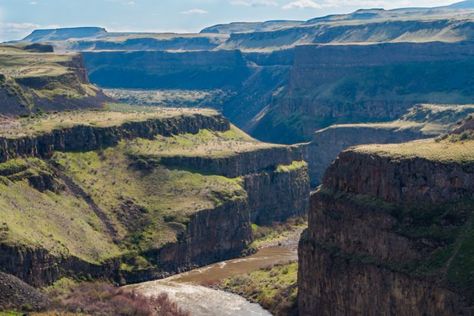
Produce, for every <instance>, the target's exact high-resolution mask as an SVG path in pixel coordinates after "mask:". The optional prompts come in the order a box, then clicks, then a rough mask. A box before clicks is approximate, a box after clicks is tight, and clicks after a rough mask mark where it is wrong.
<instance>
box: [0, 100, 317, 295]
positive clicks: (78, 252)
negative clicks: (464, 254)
mask: <svg viewBox="0 0 474 316" xmlns="http://www.w3.org/2000/svg"><path fill="white" fill-rule="evenodd" d="M133 110H134V111H138V112H136V113H135V112H131V113H130V112H129V111H131V109H129V108H127V109H126V111H125V112H123V113H122V112H118V111H119V110H115V111H116V112H114V111H112V110H109V111H101V112H95V111H93V112H90V113H89V112H84V111H82V112H77V113H75V112H68V113H58V114H50V115H45V116H44V117H42V118H39V119H38V120H37V121H34V120H32V119H31V118H29V119H27V121H28V124H30V125H29V126H26V128H25V125H22V124H23V123H24V124H27V123H26V121H25V122H23V121H22V120H23V119H21V118H18V119H17V121H18V122H17V121H13V120H8V121H6V123H5V122H4V123H5V124H9V125H8V126H10V129H9V130H8V131H5V130H3V132H2V133H3V138H2V146H3V147H2V150H1V151H0V152H1V153H2V155H1V157H2V163H0V187H1V189H0V191H1V193H0V213H1V214H2V219H1V220H0V270H1V271H3V272H5V273H8V274H11V275H14V276H16V277H18V278H20V279H21V280H23V281H24V282H27V283H28V284H30V285H34V286H45V285H49V284H52V283H54V282H55V281H56V280H58V279H60V278H62V277H70V278H81V279H95V278H107V279H110V280H114V281H116V282H118V283H122V284H125V283H133V282H141V281H146V280H150V279H155V278H161V277H164V276H167V275H170V274H173V273H176V272H180V271H185V270H188V269H191V268H194V267H197V266H202V265H206V264H209V263H212V262H216V261H222V260H225V259H229V258H232V257H236V256H239V255H241V254H242V253H243V252H245V251H246V250H247V247H248V246H249V244H250V243H251V242H252V239H253V237H252V230H251V223H252V221H254V222H258V223H268V224H270V223H272V222H274V221H281V220H285V219H287V218H288V217H291V216H295V215H303V214H304V213H305V212H306V209H307V204H308V199H307V198H308V193H309V180H308V175H307V168H306V164H305V163H303V162H301V161H300V160H301V157H302V155H301V153H300V152H299V151H297V150H296V148H292V147H286V146H277V145H271V144H263V143H260V142H258V141H256V140H254V139H251V138H250V137H249V136H247V135H245V134H244V133H242V132H241V131H238V130H236V129H235V127H233V126H231V125H230V124H229V122H228V121H227V120H226V119H224V118H223V117H222V116H220V115H218V114H216V113H215V112H214V111H207V112H206V111H203V110H202V111H196V110H187V111H188V112H190V113H185V112H186V111H185V112H183V110H173V109H166V110H165V109H157V110H156V111H158V112H153V110H152V109H151V108H146V111H148V112H146V111H145V112H140V108H134V109H133ZM141 110H143V111H144V110H145V109H141ZM149 111H152V112H149ZM98 113H100V114H101V115H100V116H98V115H97V114H98ZM160 116H161V117H160ZM96 117H97V118H96ZM86 118H88V119H89V120H91V121H87V119H86ZM58 120H60V121H65V120H66V121H68V122H69V124H71V123H70V122H78V123H77V124H79V125H76V123H73V124H71V126H69V127H61V128H56V127H55V125H51V124H53V123H54V122H56V121H58ZM20 122H22V123H20ZM15 123H18V126H19V127H21V131H22V133H23V135H20V134H18V133H15V131H14V130H12V128H13V127H12V126H16V125H15ZM66 125H67V124H66ZM35 128H38V129H37V130H35ZM40 129H41V130H40ZM25 133H26V134H27V135H24V134H25ZM173 146H174V147H173ZM211 146H215V147H216V151H212V152H211V153H210V154H207V148H210V147H211ZM200 148H204V149H206V150H204V151H203V152H202V154H201V155H200V154H199V153H201V151H200V150H201V149H200ZM229 148H230V149H232V151H228V150H229ZM235 150H236V152H234V151H235ZM173 154H175V156H173ZM173 157H174V158H173ZM179 157H181V158H179ZM186 157H187V158H189V159H188V160H185V159H183V158H186ZM213 158H214V159H215V161H213ZM208 165H209V166H208ZM213 166H214V167H213ZM275 191H278V192H279V193H280V194H279V196H278V197H277V198H272V194H273V193H274V192H275Z"/></svg>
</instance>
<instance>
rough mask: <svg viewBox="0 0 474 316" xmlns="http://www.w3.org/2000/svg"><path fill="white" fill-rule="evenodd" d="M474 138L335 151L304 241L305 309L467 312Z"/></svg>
mask: <svg viewBox="0 0 474 316" xmlns="http://www.w3.org/2000/svg"><path fill="white" fill-rule="evenodd" d="M465 124H466V125H465V126H470V124H472V118H471V121H468V122H466V123H465ZM472 137H473V132H472V129H467V128H466V129H464V131H462V132H460V134H452V135H448V136H445V137H443V138H440V139H430V140H422V141H415V142H409V143H404V144H398V145H366V146H360V147H355V148H353V149H350V150H347V151H345V152H343V153H341V154H340V155H339V157H338V159H337V160H336V161H335V162H334V164H333V165H331V167H330V168H329V169H328V171H327V173H326V175H325V177H324V181H323V185H322V187H321V188H320V189H319V190H318V191H317V192H315V193H314V194H313V195H312V197H311V211H310V215H309V229H308V230H307V231H306V232H305V233H304V235H303V236H302V239H301V241H300V248H299V256H300V257H299V258H300V259H299V264H300V266H299V267H300V268H299V281H298V286H299V309H300V314H301V315H312V314H315V313H318V314H321V315H334V314H356V315H366V314H370V315H381V314H382V315H388V314H400V315H412V314H413V315H419V314H429V315H458V314H469V313H470V312H472V306H473V304H474V292H473V289H474V286H473V282H474V279H473V278H472V275H473V271H472V268H473V266H474V265H473V258H474V256H473V254H474V247H473V238H474V233H473V226H472V220H473V201H474V200H473V198H474V195H473V192H474V182H473V179H474V176H473V173H474V152H473V148H474V141H473V138H472ZM355 285H356V286H355Z"/></svg>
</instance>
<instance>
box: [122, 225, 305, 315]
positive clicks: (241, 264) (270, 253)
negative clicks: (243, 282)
mask: <svg viewBox="0 0 474 316" xmlns="http://www.w3.org/2000/svg"><path fill="white" fill-rule="evenodd" d="M300 232H301V231H299V232H297V233H295V235H294V236H292V237H291V238H289V239H288V240H286V241H285V242H283V243H279V245H269V246H267V247H264V248H261V249H260V250H259V251H257V252H256V253H255V254H253V255H251V256H248V257H245V258H237V259H232V260H227V261H222V262H219V263H215V264H212V265H209V266H205V267H202V268H198V269H194V270H191V271H188V272H185V273H181V274H177V275H174V276H172V277H169V278H166V279H163V280H157V281H151V282H145V283H140V284H136V285H133V286H130V288H133V289H134V290H136V291H138V292H140V293H142V294H144V295H148V296H154V295H159V294H161V293H167V294H168V296H169V297H170V299H172V300H173V301H175V302H176V303H177V304H178V305H179V306H180V307H181V308H183V309H185V310H187V311H189V312H190V313H191V315H193V316H268V315H271V314H270V313H269V312H268V311H266V310H264V309H263V308H262V307H261V306H260V305H258V304H254V303H250V302H248V301H247V300H246V299H245V298H243V297H241V296H238V295H235V294H232V293H228V292H224V291H220V290H215V289H211V288H207V287H205V286H203V285H206V284H213V283H216V282H218V281H221V280H223V279H226V278H229V277H233V276H236V275H242V274H247V273H250V272H252V271H255V270H259V269H261V268H265V267H268V266H270V265H274V264H278V263H287V262H289V261H295V260H297V258H298V255H297V240H298V239H299V238H298V237H299V233H300Z"/></svg>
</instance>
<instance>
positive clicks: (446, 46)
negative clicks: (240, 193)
mask: <svg viewBox="0 0 474 316" xmlns="http://www.w3.org/2000/svg"><path fill="white" fill-rule="evenodd" d="M287 31H288V30H282V32H287ZM269 33H270V34H273V33H277V32H269ZM253 34H254V35H255V34H257V33H253ZM235 36H237V37H238V36H248V34H235ZM249 36H250V35H249ZM473 52H474V50H473V45H472V44H471V43H469V42H462V43H437V42H433V43H390V44H387V43H384V44H373V45H303V46H298V47H296V48H291V49H285V50H279V51H274V52H265V53H261V52H260V53H258V52H244V53H241V52H239V51H211V52H205V51H204V52H202V51H201V52H186V53H170V52H160V51H155V52H133V53H131V52H105V51H104V52H85V53H84V58H85V60H86V65H87V68H88V70H89V72H90V74H91V80H92V82H95V83H98V84H100V85H102V86H105V87H120V88H129V89H130V88H145V89H147V88H148V89H150V88H153V89H196V90H203V89H223V90H226V92H228V94H227V95H228V97H227V99H226V101H225V102H223V103H222V105H221V104H219V105H218V106H217V107H218V108H219V109H220V110H222V111H223V113H224V114H225V115H226V117H229V119H230V120H231V121H232V122H233V123H234V124H236V125H237V126H239V127H240V128H242V129H244V130H245V131H246V132H248V133H250V134H251V135H252V136H254V137H256V138H258V139H260V140H263V141H270V142H276V143H285V144H290V143H293V144H294V143H298V142H307V141H310V140H311V139H312V136H313V134H314V131H315V130H318V129H321V128H326V127H328V126H330V125H333V124H335V123H337V124H344V123H354V122H384V121H391V120H394V119H397V118H399V117H400V116H401V115H402V114H404V113H405V112H406V110H407V109H408V108H410V107H412V106H413V105H415V104H418V103H449V104H453V103H456V104H465V103H469V102H470V101H471V100H472V93H471V91H470V90H469V89H465V88H464V87H467V86H469V85H470V81H469V80H470V78H469V76H466V71H465V70H466V69H471V68H472V67H473V60H474V59H473V56H474V53H473ZM150 65H152V66H150ZM448 65H449V66H448ZM229 74H231V75H229ZM446 76H450V78H453V80H450V81H449V82H447V81H446V80H442V79H443V78H445V77H446ZM124 78H127V80H125V79H124ZM129 78H134V80H129ZM135 79H136V80H135ZM419 82H423V84H422V85H420V84H419ZM454 82H456V83H454ZM210 105H211V106H212V104H210Z"/></svg>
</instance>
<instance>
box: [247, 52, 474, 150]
mask: <svg viewBox="0 0 474 316" xmlns="http://www.w3.org/2000/svg"><path fill="white" fill-rule="evenodd" d="M473 56H474V50H473V46H472V45H471V44H468V43H458V44H443V43H426V44H412V43H398V44H377V45H354V46H352V45H342V46H339V45H336V46H325V45H308V46H299V47H297V48H295V59H294V65H293V67H292V69H291V73H290V79H289V83H288V85H286V86H285V88H284V90H283V91H281V92H280V93H279V94H278V95H276V96H275V97H274V99H273V102H272V103H271V106H270V107H269V109H268V110H267V112H266V113H265V115H262V116H261V118H260V120H259V122H258V125H257V126H256V127H255V128H254V129H253V130H252V136H254V137H257V138H258V139H261V140H264V141H270V142H277V141H278V142H284V143H295V142H303V141H309V140H310V137H309V136H310V135H312V134H313V132H314V131H315V130H317V129H321V128H325V127H328V126H330V125H332V124H335V123H338V124H343V123H352V122H375V121H378V122H380V121H389V120H394V119H397V118H398V117H400V116H401V115H402V114H404V113H405V111H406V110H407V109H408V108H410V107H412V106H413V105H414V104H417V103H453V101H454V103H457V104H463V103H469V102H470V101H469V100H470V99H472V95H471V92H469V91H467V90H465V89H464V88H462V87H466V86H468V85H469V84H468V80H469V79H468V78H467V77H466V76H465V69H466V67H468V68H469V67H472V65H473V61H474V58H473ZM447 63H449V67H446V65H447ZM426 71H429V73H427V72H426ZM445 76H450V78H456V79H455V80H459V81H458V82H459V84H456V85H452V84H451V83H449V82H444V83H442V84H440V80H441V78H443V77H445ZM419 82H423V85H422V86H420V85H418V84H417V83H419ZM433 95H437V96H439V97H433ZM448 99H449V100H448ZM275 135H276V136H275ZM282 137H285V138H282ZM277 138H278V139H277Z"/></svg>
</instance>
